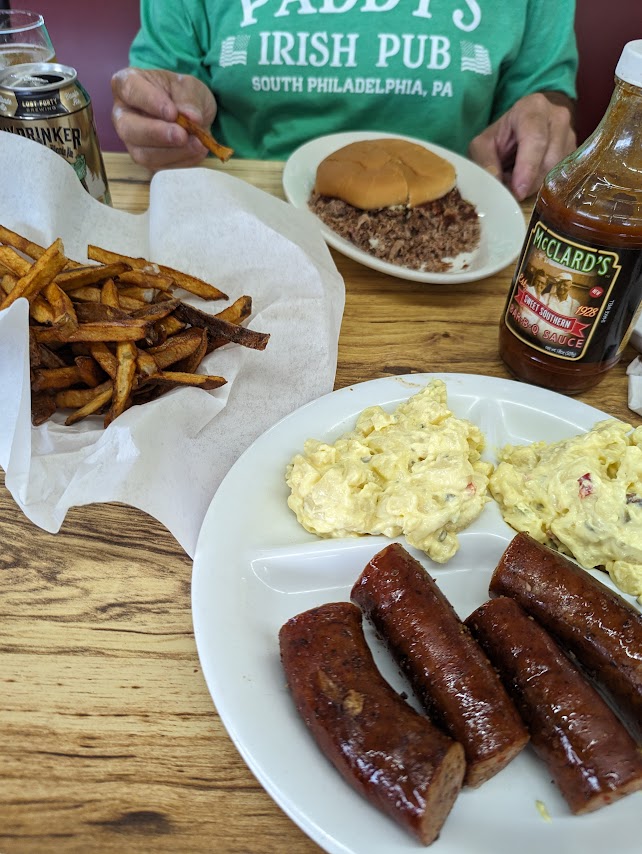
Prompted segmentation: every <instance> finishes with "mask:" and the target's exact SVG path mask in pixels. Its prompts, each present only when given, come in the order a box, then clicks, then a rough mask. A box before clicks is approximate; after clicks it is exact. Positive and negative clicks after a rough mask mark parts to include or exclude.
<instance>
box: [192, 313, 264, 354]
mask: <svg viewBox="0 0 642 854" xmlns="http://www.w3.org/2000/svg"><path fill="white" fill-rule="evenodd" d="M176 316H177V317H178V318H180V320H184V321H185V322H186V323H191V324H192V326H201V327H203V328H205V329H207V331H208V332H209V333H210V335H211V336H212V338H225V339H226V340H227V341H232V342H234V343H235V344H241V345H242V346H243V347H250V348H251V349H252V350H265V348H266V347H267V343H268V341H269V338H270V336H269V335H268V334H266V333H264V332H255V331H254V330H253V329H248V328H247V327H246V326H239V325H238V324H236V323H230V322H229V321H227V320H222V319H221V318H220V317H216V316H215V315H213V314H207V313H206V312H204V311H200V310H199V309H198V308H194V306H192V305H188V304H187V303H184V302H182V303H181V304H180V305H179V306H178V307H177V309H176Z"/></svg>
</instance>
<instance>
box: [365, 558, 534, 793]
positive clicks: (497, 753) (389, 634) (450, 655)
mask: <svg viewBox="0 0 642 854" xmlns="http://www.w3.org/2000/svg"><path fill="white" fill-rule="evenodd" d="M351 598H352V601H353V602H356V604H357V605H359V606H360V607H361V609H362V610H363V612H364V613H365V614H366V616H367V617H368V618H369V619H370V620H371V621H372V623H373V625H374V627H375V628H376V630H377V632H378V633H379V634H380V635H381V637H382V638H383V640H384V642H385V643H386V645H387V646H388V648H389V650H390V652H391V653H392V655H393V657H394V658H395V660H396V662H397V663H398V665H399V667H400V668H401V669H402V670H403V672H404V673H405V674H406V675H407V677H408V679H409V681H410V683H411V685H412V687H413V689H414V691H415V693H416V694H417V697H418V698H419V700H420V701H421V704H422V705H423V707H424V708H425V709H426V711H427V713H428V715H429V717H430V718H431V719H432V720H434V721H435V723H437V724H438V725H439V726H441V727H442V728H443V729H445V730H446V732H448V734H449V735H451V736H452V737H453V738H454V739H455V740H456V741H458V742H460V743H461V744H462V745H463V747H464V750H465V753H466V764H467V771H466V777H465V783H466V784H467V785H469V786H479V785H481V784H482V783H484V782H485V781H486V780H488V779H489V778H490V777H492V776H493V775H494V774H496V773H497V772H498V771H500V770H501V769H502V768H504V767H505V766H506V765H507V764H508V763H509V762H510V761H511V759H512V758H513V757H514V756H515V755H516V754H517V753H519V751H520V750H521V749H522V748H523V747H524V745H525V744H526V742H527V741H528V733H527V731H526V729H525V727H524V725H523V723H522V721H521V719H520V717H519V715H518V713H517V710H516V709H515V707H514V705H513V702H512V701H511V699H510V697H509V696H508V695H507V693H506V691H505V689H504V687H503V686H502V684H501V682H500V680H499V678H498V676H497V674H496V673H495V671H494V670H493V668H492V666H491V665H490V664H489V662H488V660H487V658H486V656H485V655H484V653H483V652H482V650H481V648H480V647H479V645H478V644H477V642H476V641H475V640H474V638H472V637H471V636H470V633H469V632H468V630H467V629H466V627H465V626H464V624H463V623H462V621H461V620H460V619H459V617H458V616H457V613H456V612H455V609H454V608H453V606H452V605H451V604H450V602H449V601H448V599H447V598H446V597H445V596H444V594H443V593H442V591H441V590H440V589H439V587H438V586H437V584H436V583H435V581H434V580H433V579H432V578H431V577H430V575H429V574H428V572H426V570H425V569H424V567H423V566H422V565H421V564H420V563H419V562H418V561H416V560H415V559H414V558H413V557H412V555H410V554H409V553H408V552H407V551H406V550H405V549H404V548H403V546H401V545H399V544H398V543H393V544H391V545H389V546H387V547H386V548H385V549H383V550H382V551H380V552H379V553H378V554H376V555H375V556H374V557H373V558H372V560H371V561H370V563H369V564H368V565H367V566H366V567H365V569H364V570H363V572H362V574H361V576H360V577H359V578H358V579H357V582H356V583H355V585H354V587H353V588H352V593H351Z"/></svg>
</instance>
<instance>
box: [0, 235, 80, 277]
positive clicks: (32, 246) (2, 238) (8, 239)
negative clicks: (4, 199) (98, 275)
mask: <svg viewBox="0 0 642 854" xmlns="http://www.w3.org/2000/svg"><path fill="white" fill-rule="evenodd" d="M0 243H2V244H3V245H5V246H11V247H13V248H14V249H17V250H18V251H19V252H22V254H23V255H28V256H29V258H33V259H34V260H35V259H36V258H40V256H41V255H44V253H45V251H46V250H45V247H44V246H40V245H39V244H38V243H33V242H32V241H31V240H29V239H28V238H26V237H24V236H23V235H22V234H18V233H17V232H15V231H11V229H9V228H6V227H5V226H3V225H0ZM0 257H1V256H0ZM66 266H67V267H80V266H81V265H80V264H79V263H78V262H77V261H72V260H71V259H70V258H67V265H66Z"/></svg>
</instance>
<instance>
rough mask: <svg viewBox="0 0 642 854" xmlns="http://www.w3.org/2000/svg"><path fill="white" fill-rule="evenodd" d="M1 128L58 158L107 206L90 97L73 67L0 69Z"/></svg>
mask: <svg viewBox="0 0 642 854" xmlns="http://www.w3.org/2000/svg"><path fill="white" fill-rule="evenodd" d="M0 130H3V131H7V132H9V133H15V134H18V135H19V136H24V137H26V138H27V139H33V140H34V141H35V142H39V143H41V144H42V145H46V146H47V147H48V148H50V149H51V150H52V151H55V152H56V153H57V154H60V155H61V156H62V157H64V158H65V160H67V162H68V163H70V164H71V165H72V166H73V168H74V171H75V173H76V175H77V176H78V178H79V179H80V182H81V183H82V185H83V187H84V188H85V189H86V190H87V192H88V193H90V194H91V195H92V196H93V197H94V198H95V199H98V201H99V202H104V203H105V204H108V205H110V204H111V197H110V194H109V186H108V184H107V176H106V174H105V165H104V163H103V156H102V153H101V151H100V145H99V144H98V135H97V133H96V123H95V121H94V112H93V109H92V106H91V99H90V97H89V95H88V94H87V91H86V90H85V89H84V88H83V86H81V84H80V83H79V81H78V76H77V74H76V71H75V69H73V68H71V67H69V66H68V65H58V64H56V63H50V62H27V63H23V64H22V65H12V66H9V67H7V68H4V69H2V70H0Z"/></svg>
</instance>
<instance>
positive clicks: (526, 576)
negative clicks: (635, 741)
mask: <svg viewBox="0 0 642 854" xmlns="http://www.w3.org/2000/svg"><path fill="white" fill-rule="evenodd" d="M489 590H490V594H491V596H502V595H503V596H511V597H512V598H513V599H515V600H516V601H517V602H519V604H520V605H521V606H522V607H523V608H524V609H525V610H526V611H527V612H528V613H529V614H532V616H533V617H535V618H536V619H537V620H538V621H539V622H540V623H541V624H542V625H543V626H544V627H545V628H546V629H547V630H548V631H549V632H550V633H551V634H552V635H553V636H554V637H555V638H556V639H557V640H558V641H559V642H560V643H561V644H562V646H563V647H565V648H566V649H568V650H570V652H571V653H572V654H573V655H574V656H575V657H576V658H577V660H578V661H579V662H580V664H581V665H582V666H583V667H584V668H585V670H586V671H587V672H588V673H589V674H590V675H591V677H592V678H594V679H595V680H596V682H598V683H599V684H600V685H601V686H603V687H604V688H605V689H606V691H607V692H608V693H609V694H610V695H611V697H612V698H613V700H614V701H615V703H616V704H617V706H618V708H620V709H621V711H622V713H623V715H624V716H625V717H626V718H627V719H628V720H629V721H630V723H631V724H632V726H633V727H634V728H636V729H637V730H638V732H640V731H642V614H640V613H639V612H638V611H637V610H636V609H635V608H634V607H633V606H632V605H630V604H629V603H628V602H627V601H626V600H625V599H623V598H622V597H621V596H619V595H618V594H617V593H614V592H613V591H612V590H610V589H609V588H608V587H606V585H604V584H602V583H601V582H600V581H598V580H597V579H596V578H594V577H593V576H592V575H590V574H589V573H588V572H586V571H585V570H583V569H582V568H581V567H579V566H577V564H575V563H573V562H572V561H570V560H568V559H567V558H565V557H564V556H563V555H561V554H559V553H558V552H556V551H553V550H552V549H549V548H547V547H546V546H543V545H541V544H540V543H538V542H537V541H536V540H534V539H533V538H532V537H530V536H529V535H528V534H524V533H521V534H517V536H516V537H514V539H513V540H512V541H511V542H510V543H509V545H508V548H507V549H506V551H505V552H504V554H503V555H502V558H501V560H500V561H499V564H498V565H497V568H496V569H495V572H494V573H493V576H492V578H491V581H490V587H489Z"/></svg>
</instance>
